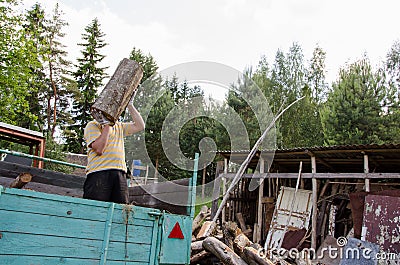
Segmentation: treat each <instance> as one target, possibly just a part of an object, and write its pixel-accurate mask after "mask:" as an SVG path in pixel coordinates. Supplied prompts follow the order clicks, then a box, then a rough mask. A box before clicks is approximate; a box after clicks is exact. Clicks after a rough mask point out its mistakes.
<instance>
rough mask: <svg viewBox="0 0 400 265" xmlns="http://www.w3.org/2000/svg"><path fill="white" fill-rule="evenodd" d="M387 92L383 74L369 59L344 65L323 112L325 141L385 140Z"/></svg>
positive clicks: (373, 141) (369, 142)
mask: <svg viewBox="0 0 400 265" xmlns="http://www.w3.org/2000/svg"><path fill="white" fill-rule="evenodd" d="M387 95H388V93H387V87H385V84H384V75H383V73H382V72H381V71H376V72H374V71H373V70H372V67H371V65H370V62H369V60H368V58H366V57H364V58H363V59H361V60H359V61H357V62H355V63H352V64H350V65H349V66H347V67H344V68H342V69H341V70H340V75H339V79H338V81H337V82H335V83H334V84H333V90H332V91H331V92H330V93H329V95H328V99H327V102H326V103H325V106H324V110H323V112H322V115H321V118H322V122H323V126H324V135H325V141H326V143H327V144H329V145H338V144H371V143H376V144H381V143H383V142H385V141H386V140H387V134H386V132H385V131H386V128H385V119H386V117H387V116H386V115H383V114H384V112H385V109H386V108H387V104H386V102H387Z"/></svg>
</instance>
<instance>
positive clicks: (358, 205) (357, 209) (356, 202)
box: [349, 190, 400, 239]
mask: <svg viewBox="0 0 400 265" xmlns="http://www.w3.org/2000/svg"><path fill="white" fill-rule="evenodd" d="M367 195H381V196H394V197H400V190H382V191H372V192H370V193H367V192H354V193H350V194H349V197H350V204H351V213H352V216H353V224H354V237H355V238H358V239H360V238H361V227H362V224H363V214H364V200H365V196H367Z"/></svg>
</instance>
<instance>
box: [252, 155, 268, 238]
mask: <svg viewBox="0 0 400 265" xmlns="http://www.w3.org/2000/svg"><path fill="white" fill-rule="evenodd" d="M263 173H265V161H264V158H262V157H261V158H260V174H263ZM263 197H264V179H260V180H259V186H258V204H257V226H255V227H254V231H255V237H254V238H253V241H254V242H255V243H260V241H261V232H262V220H263V203H262V200H263Z"/></svg>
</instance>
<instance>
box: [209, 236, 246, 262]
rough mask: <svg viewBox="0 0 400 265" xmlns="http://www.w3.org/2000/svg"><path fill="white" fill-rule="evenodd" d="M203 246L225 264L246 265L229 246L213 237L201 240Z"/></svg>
mask: <svg viewBox="0 0 400 265" xmlns="http://www.w3.org/2000/svg"><path fill="white" fill-rule="evenodd" d="M203 247H204V249H206V250H207V251H209V252H211V253H212V254H214V255H215V256H216V257H217V258H218V259H219V260H220V261H221V262H222V263H224V264H225V265H248V264H247V263H246V262H245V261H244V260H243V259H242V258H241V257H239V256H238V255H237V254H236V253H235V252H234V251H233V250H232V249H231V248H229V247H228V246H227V245H225V244H224V243H222V242H221V241H219V240H218V239H216V238H215V237H208V238H206V239H205V240H204V241H203Z"/></svg>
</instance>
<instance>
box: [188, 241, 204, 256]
mask: <svg viewBox="0 0 400 265" xmlns="http://www.w3.org/2000/svg"><path fill="white" fill-rule="evenodd" d="M190 249H191V250H192V253H194V252H199V251H201V250H203V240H199V241H195V242H192V243H191V244H190Z"/></svg>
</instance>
